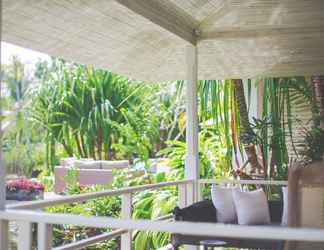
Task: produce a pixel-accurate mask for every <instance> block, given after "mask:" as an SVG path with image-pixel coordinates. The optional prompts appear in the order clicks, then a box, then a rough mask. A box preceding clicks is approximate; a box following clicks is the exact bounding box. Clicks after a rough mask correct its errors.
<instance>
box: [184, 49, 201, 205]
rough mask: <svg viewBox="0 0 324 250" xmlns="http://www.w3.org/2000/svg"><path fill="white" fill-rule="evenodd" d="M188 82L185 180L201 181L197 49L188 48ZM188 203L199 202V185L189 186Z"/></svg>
mask: <svg viewBox="0 0 324 250" xmlns="http://www.w3.org/2000/svg"><path fill="white" fill-rule="evenodd" d="M186 63H187V79H186V80H187V81H186V98H187V99H186V147H187V149H186V161H185V178H186V179H191V180H194V181H196V180H198V179H199V166H198V165H199V164H198V110H197V109H198V105H197V98H198V94H197V92H198V64H197V63H198V62H197V47H196V46H193V45H188V46H187V48H186ZM187 187H188V189H187V203H188V204H191V203H193V202H195V201H196V200H197V183H196V182H195V183H193V184H188V186H187Z"/></svg>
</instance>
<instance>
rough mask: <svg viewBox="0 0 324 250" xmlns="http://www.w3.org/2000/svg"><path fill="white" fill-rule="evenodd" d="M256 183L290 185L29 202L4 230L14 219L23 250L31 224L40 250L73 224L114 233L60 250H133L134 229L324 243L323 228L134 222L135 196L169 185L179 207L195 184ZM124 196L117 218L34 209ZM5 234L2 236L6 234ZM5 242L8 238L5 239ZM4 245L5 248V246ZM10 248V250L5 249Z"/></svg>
mask: <svg viewBox="0 0 324 250" xmlns="http://www.w3.org/2000/svg"><path fill="white" fill-rule="evenodd" d="M219 183H223V184H226V183H235V184H254V185H286V183H287V182H278V181H231V180H230V181H228V180H199V181H198V183H194V182H193V181H190V180H188V181H178V182H167V183H159V184H152V185H144V186H137V187H129V188H122V189H118V190H107V191H103V192H96V193H89V194H82V195H75V196H67V197H63V198H57V199H52V200H45V201H37V202H26V203H23V204H19V205H11V206H8V207H7V209H6V210H5V211H0V225H1V226H0V229H1V228H2V229H1V230H5V229H6V228H7V222H8V221H11V220H14V221H17V222H18V225H19V236H18V238H19V240H18V249H19V250H25V249H26V250H27V249H28V250H30V244H31V225H32V223H37V225H38V230H39V232H38V234H39V235H38V248H37V249H39V250H48V249H52V246H51V233H52V232H51V225H53V224H72V225H79V226H87V227H96V228H111V229H112V230H113V231H112V232H110V233H106V234H103V235H99V236H95V237H93V238H89V239H86V240H82V241H79V242H74V243H71V244H69V245H65V246H62V247H58V248H55V249H56V250H58V249H60V250H63V249H65V250H66V249H79V248H82V247H85V246H89V245H92V244H95V243H97V242H100V241H102V240H107V239H112V238H114V237H117V236H122V249H123V250H124V249H131V232H132V230H144V231H146V230H148V231H155V232H169V233H180V234H189V235H201V236H214V237H232V238H254V239H263V240H266V239H268V240H295V241H298V240H299V241H315V242H324V230H323V229H307V228H287V227H276V228H273V227H262V226H240V225H223V224H217V223H193V222H175V221H171V222H170V221H165V219H170V216H169V215H167V216H165V217H162V218H160V219H161V220H132V219H131V216H130V215H131V194H132V193H134V192H140V191H143V190H147V189H157V188H163V187H167V186H178V187H179V204H182V205H183V206H185V205H187V204H186V200H188V199H191V198H190V197H189V198H188V197H187V196H188V194H192V193H194V192H193V191H192V190H191V191H190V192H188V190H190V189H192V188H193V187H194V186H195V184H197V185H200V186H201V185H206V184H219ZM111 195H122V213H121V215H122V217H121V219H114V218H111V217H95V216H91V217H86V216H80V215H70V214H52V213H45V212H40V211H35V210H30V209H36V208H44V207H46V206H52V205H56V204H62V203H71V202H82V201H86V200H88V199H93V198H98V197H103V196H111ZM3 232H4V231H1V232H0V233H3ZM2 239H5V237H4V236H2ZM1 246H4V244H3V243H2V245H1ZM3 249H6V248H3ZM1 250H2V249H1Z"/></svg>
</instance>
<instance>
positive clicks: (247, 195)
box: [233, 189, 270, 225]
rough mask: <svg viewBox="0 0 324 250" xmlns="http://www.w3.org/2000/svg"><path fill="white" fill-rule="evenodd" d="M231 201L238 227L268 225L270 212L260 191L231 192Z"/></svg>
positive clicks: (262, 192) (263, 194)
mask: <svg viewBox="0 0 324 250" xmlns="http://www.w3.org/2000/svg"><path fill="white" fill-rule="evenodd" d="M233 199H234V204H235V209H236V214H237V220H238V224H240V225H262V224H270V211H269V205H268V201H267V197H266V194H265V193H264V191H263V190H262V189H258V190H255V191H251V192H242V191H240V190H236V189H235V190H233Z"/></svg>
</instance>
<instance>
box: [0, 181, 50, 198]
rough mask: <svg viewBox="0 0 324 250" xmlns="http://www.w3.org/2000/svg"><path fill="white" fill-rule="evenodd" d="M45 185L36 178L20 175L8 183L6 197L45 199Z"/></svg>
mask: <svg viewBox="0 0 324 250" xmlns="http://www.w3.org/2000/svg"><path fill="white" fill-rule="evenodd" d="M43 196H44V185H43V184H42V183H40V182H38V181H36V180H29V179H27V178H25V177H20V178H18V179H15V180H9V181H7V183H6V199H7V200H17V201H32V200H39V199H43Z"/></svg>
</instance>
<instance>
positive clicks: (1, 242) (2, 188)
mask: <svg viewBox="0 0 324 250" xmlns="http://www.w3.org/2000/svg"><path fill="white" fill-rule="evenodd" d="M0 9H1V10H2V1H1V0H0ZM1 21H2V15H1V14H0V23H2V22H1ZM1 28H2V27H1V25H0V40H1V34H2V32H1V31H2V30H1ZM1 53H2V50H1V45H0V58H1ZM0 71H1V61H0ZM1 86H2V78H1V75H0V99H1V89H2V87H1ZM0 117H2V105H0ZM1 128H2V124H1V119H0V210H5V207H6V169H5V165H4V164H3V161H2V131H1ZM8 230H9V226H8V221H6V220H0V250H2V249H9V238H8V236H9V232H8Z"/></svg>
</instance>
